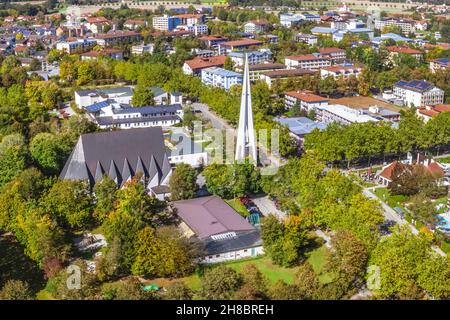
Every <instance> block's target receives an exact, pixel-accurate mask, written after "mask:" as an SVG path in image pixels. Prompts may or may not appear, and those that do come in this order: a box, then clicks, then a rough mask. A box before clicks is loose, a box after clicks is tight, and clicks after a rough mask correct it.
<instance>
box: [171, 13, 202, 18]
mask: <svg viewBox="0 0 450 320" xmlns="http://www.w3.org/2000/svg"><path fill="white" fill-rule="evenodd" d="M203 16H204V15H203V14H194V13H185V14H178V15H176V16H175V17H177V18H180V19H191V18H197V19H201V18H203Z"/></svg>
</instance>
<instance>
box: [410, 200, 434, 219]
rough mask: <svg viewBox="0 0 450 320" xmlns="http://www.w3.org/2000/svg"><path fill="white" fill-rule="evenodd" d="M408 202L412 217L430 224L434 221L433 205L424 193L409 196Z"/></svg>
mask: <svg viewBox="0 0 450 320" xmlns="http://www.w3.org/2000/svg"><path fill="white" fill-rule="evenodd" d="M409 202H410V204H409V209H410V210H411V211H412V213H413V216H414V219H417V220H419V221H422V222H425V223H430V224H433V223H435V222H436V208H435V205H434V204H433V202H431V199H429V198H428V197H427V196H426V195H425V194H423V193H418V194H416V195H414V196H413V197H411V199H410V200H409Z"/></svg>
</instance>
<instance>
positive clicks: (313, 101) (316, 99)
mask: <svg viewBox="0 0 450 320" xmlns="http://www.w3.org/2000/svg"><path fill="white" fill-rule="evenodd" d="M296 104H297V105H299V106H300V108H302V109H304V110H306V111H310V110H314V109H315V108H317V107H322V106H326V105H328V99H327V98H324V97H321V96H318V95H316V94H313V93H312V92H310V91H289V92H286V93H285V94H284V105H285V107H286V108H287V109H290V108H292V107H293V106H295V105H296Z"/></svg>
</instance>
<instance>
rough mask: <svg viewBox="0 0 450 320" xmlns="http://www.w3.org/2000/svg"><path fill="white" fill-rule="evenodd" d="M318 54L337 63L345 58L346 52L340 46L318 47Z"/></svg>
mask: <svg viewBox="0 0 450 320" xmlns="http://www.w3.org/2000/svg"><path fill="white" fill-rule="evenodd" d="M318 51H319V54H320V56H321V57H324V58H328V59H330V60H331V63H333V64H337V63H342V62H344V61H345V59H346V53H345V50H344V49H340V48H332V47H331V48H319V49H318Z"/></svg>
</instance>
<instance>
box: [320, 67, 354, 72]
mask: <svg viewBox="0 0 450 320" xmlns="http://www.w3.org/2000/svg"><path fill="white" fill-rule="evenodd" d="M322 69H323V70H327V71H330V72H339V71H349V70H352V71H353V70H358V69H361V67H358V66H331V67H326V68H322Z"/></svg>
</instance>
